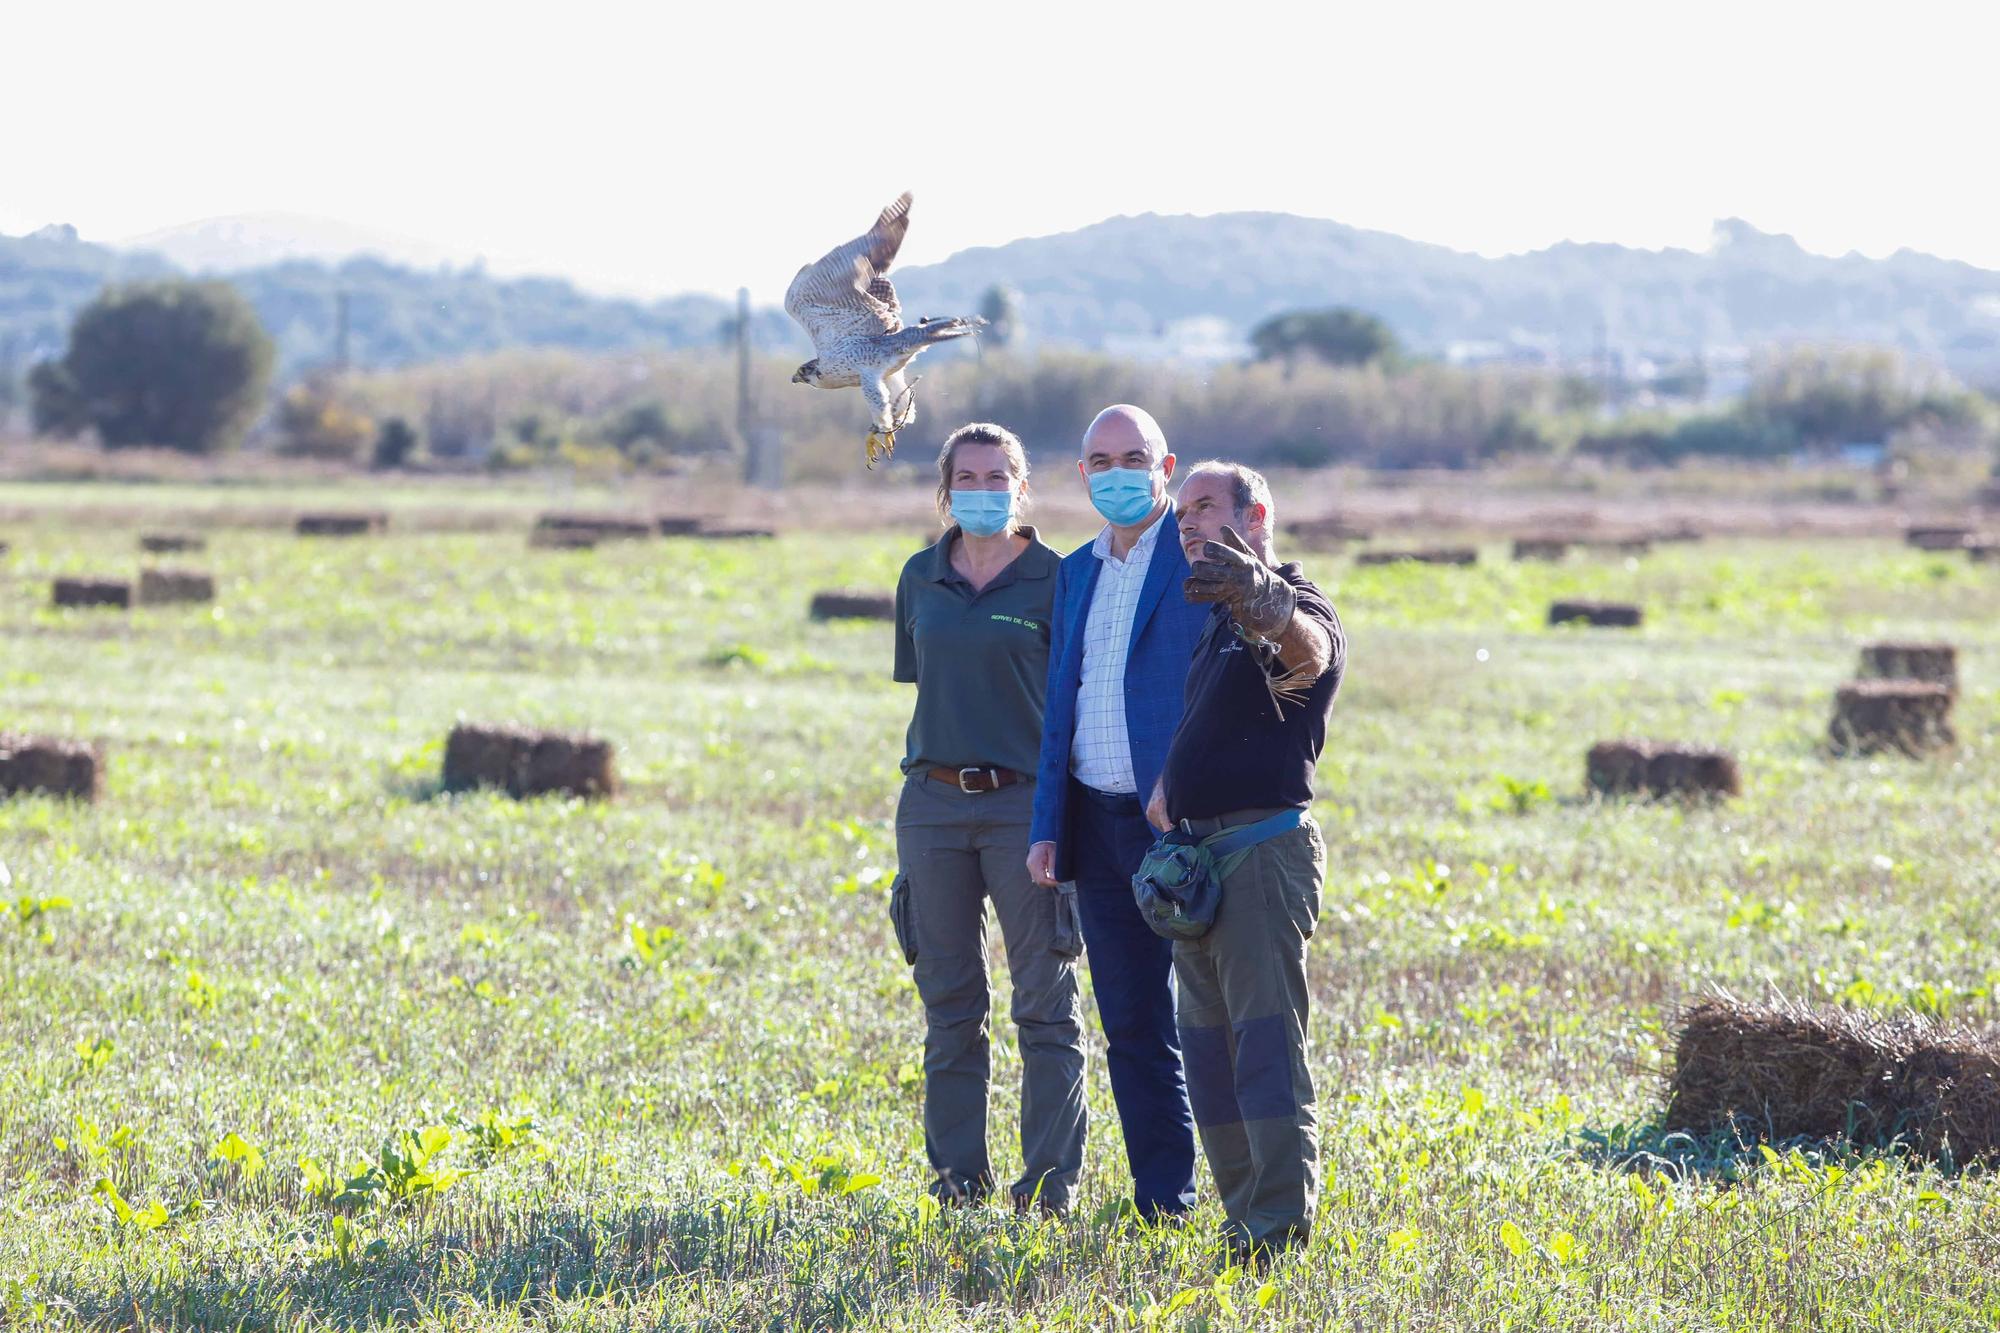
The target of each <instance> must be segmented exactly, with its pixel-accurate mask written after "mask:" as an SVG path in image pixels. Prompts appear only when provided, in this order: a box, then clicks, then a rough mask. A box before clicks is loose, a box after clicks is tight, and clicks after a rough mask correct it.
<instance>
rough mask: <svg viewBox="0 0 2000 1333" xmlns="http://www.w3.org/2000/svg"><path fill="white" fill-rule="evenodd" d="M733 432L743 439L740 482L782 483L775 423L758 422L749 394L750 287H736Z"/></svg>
mask: <svg viewBox="0 0 2000 1333" xmlns="http://www.w3.org/2000/svg"><path fill="white" fill-rule="evenodd" d="M736 433H737V435H739V436H740V437H741V438H742V440H743V481H744V484H746V485H749V486H755V487H758V488H759V489H762V490H767V491H775V490H779V489H781V488H783V486H784V484H785V445H784V439H783V437H782V436H780V435H779V433H778V427H777V425H776V423H772V424H769V425H766V424H763V423H760V422H758V421H757V419H756V414H755V412H754V411H753V410H752V404H751V397H750V289H749V288H748V287H738V288H737V289H736Z"/></svg>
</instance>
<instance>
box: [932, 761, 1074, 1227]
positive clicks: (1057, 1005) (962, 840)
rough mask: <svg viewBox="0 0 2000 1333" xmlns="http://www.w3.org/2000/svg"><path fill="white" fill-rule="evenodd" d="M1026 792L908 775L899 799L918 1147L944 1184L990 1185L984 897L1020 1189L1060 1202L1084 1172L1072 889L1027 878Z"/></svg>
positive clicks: (1030, 789) (975, 1189)
mask: <svg viewBox="0 0 2000 1333" xmlns="http://www.w3.org/2000/svg"><path fill="white" fill-rule="evenodd" d="M1034 791H1035V786H1034V784H1033V783H1032V782H1022V783H1016V784H1015V785H1014V786H1011V787H1003V788H1001V789H1000V790H999V791H993V792H980V793H976V794H968V793H966V792H963V791H960V790H959V789H958V788H957V787H956V786H954V785H952V784H950V783H946V782H940V781H938V780H937V779H934V778H929V777H911V778H909V779H907V780H906V781H905V782H904V784H903V795H902V799H901V800H900V801H898V802H897V805H896V855H897V857H898V859H899V860H900V862H901V865H902V875H903V877H904V878H905V879H906V880H907V882H908V889H907V892H908V895H909V899H908V909H907V914H908V923H907V924H908V929H909V934H910V937H911V939H910V943H911V945H912V946H913V947H914V948H915V951H916V961H915V964H914V966H915V969H916V983H917V993H918V995H920V996H921V997H922V998H923V1002H924V1018H925V1032H924V1148H925V1150H926V1152H928V1154H929V1156H930V1164H931V1168H932V1169H933V1170H934V1171H936V1172H937V1173H938V1179H939V1181H940V1183H941V1186H942V1187H943V1189H944V1190H945V1191H946V1192H951V1193H956V1192H957V1191H958V1190H959V1189H963V1190H965V1191H966V1192H968V1193H969V1194H971V1195H972V1196H973V1197H979V1196H982V1195H984V1194H986V1193H987V1192H988V1191H990V1190H991V1189H992V1187H993V1180H994V1177H993V1169H992V1166H991V1164H990V1162H989V1160H988V1158H987V1154H986V1089H987V1081H988V1078H989V1077H990V1074H991V1060H990V1058H989V1041H988V1035H989V1029H990V1024H989V1022H988V1016H987V1015H988V1007H989V996H988V990H987V982H986V969H987V953H986V903H987V900H988V899H991V900H992V903H993V914H994V915H995V916H996V917H998V918H999V921H1000V936H1001V939H1002V940H1004V941H1005V942H1006V946H1007V970H1008V972H1009V973H1010V974H1011V975H1012V977H1013V982H1014V1001H1013V1018H1014V1027H1015V1031H1016V1032H1017V1033H1018V1034H1019V1038H1020V1043H1021V1066H1022V1069H1021V1158H1022V1167H1023V1169H1022V1173H1021V1177H1020V1179H1019V1180H1018V1181H1016V1182H1015V1183H1014V1185H1013V1186H1012V1187H1011V1192H1012V1193H1013V1194H1014V1195H1015V1196H1017V1197H1026V1198H1029V1199H1033V1200H1037V1201H1038V1202H1040V1203H1041V1204H1042V1205H1044V1206H1045V1207H1049V1208H1054V1209H1067V1208H1068V1207H1069V1203H1070V1192H1071V1191H1072V1190H1073V1189H1074V1188H1075V1186H1076V1177H1077V1172H1078V1171H1080V1170H1081V1169H1082V1168H1083V1136H1084V1106H1083V1033H1082V1029H1081V1026H1080V1025H1079V1021H1078V1013H1077V1008H1078V1001H1077V980H1076V958H1077V954H1078V953H1079V952H1080V951H1081V950H1082V940H1081V937H1080V935H1079V933H1078V927H1077V921H1076V903H1075V898H1074V896H1073V891H1071V890H1069V889H1068V888H1067V886H1066V887H1065V891H1063V892H1058V891H1057V890H1055V889H1046V888H1043V887H1041V886H1040V885H1038V884H1036V883H1035V882H1034V881H1032V880H1030V879H1029V878H1028V868H1027V857H1028V819H1029V816H1030V814H1031V813H1032V809H1033V802H1034Z"/></svg>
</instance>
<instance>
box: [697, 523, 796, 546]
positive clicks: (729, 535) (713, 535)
mask: <svg viewBox="0 0 2000 1333" xmlns="http://www.w3.org/2000/svg"><path fill="white" fill-rule="evenodd" d="M700 535H701V536H703V537H704V538H707V539H708V540H709V541H718V542H732V541H757V540H760V539H762V538H765V537H775V536H777V535H778V534H777V533H776V532H774V531H772V530H771V529H770V528H754V527H733V526H728V525H716V526H710V525H708V524H706V523H704V524H703V525H702V528H701V534H700Z"/></svg>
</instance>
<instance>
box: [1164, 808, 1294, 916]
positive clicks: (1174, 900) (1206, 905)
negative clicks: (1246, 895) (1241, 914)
mask: <svg viewBox="0 0 2000 1333" xmlns="http://www.w3.org/2000/svg"><path fill="white" fill-rule="evenodd" d="M1305 813H1306V812H1305V811H1303V810H1281V811H1279V812H1278V813H1277V814H1275V815H1272V816H1271V817H1270V818H1269V819H1260V820H1258V821H1257V822H1256V823H1254V824H1239V825H1237V826H1236V827H1235V828H1226V829H1224V830H1222V832H1220V833H1213V834H1210V835H1209V836H1208V837H1206V838H1198V837H1196V836H1195V835H1194V834H1193V833H1190V832H1189V831H1188V830H1187V828H1186V825H1185V824H1183V825H1182V827H1180V828H1177V829H1169V830H1168V831H1167V832H1165V833H1162V834H1161V835H1160V838H1159V841H1157V842H1155V843H1154V844H1153V846H1152V848H1151V850H1149V851H1148V852H1147V853H1146V859H1145V860H1143V861H1141V862H1139V871H1138V873H1137V874H1135V875H1133V876H1132V897H1133V899H1134V901H1136V902H1137V903H1138V904H1139V915H1140V916H1142V917H1144V918H1145V920H1146V925H1147V927H1148V928H1149V929H1151V930H1152V932H1153V933H1154V934H1155V935H1159V936H1161V937H1163V938H1165V939H1170V940H1198V939H1200V938H1201V937H1202V936H1204V935H1206V934H1208V930H1209V927H1211V926H1213V925H1214V924H1215V914H1216V912H1217V911H1219V910H1221V907H1222V881H1223V880H1225V879H1227V878H1228V877H1229V873H1230V872H1231V871H1233V870H1235V869H1236V867H1237V866H1239V865H1241V864H1242V863H1243V858H1244V857H1246V856H1248V855H1250V849H1251V848H1253V847H1255V846H1256V845H1257V844H1258V843H1260V842H1268V841H1269V840H1270V839H1272V838H1275V837H1277V836H1278V835H1279V834H1280V833H1289V832H1290V831H1291V830H1293V829H1295V828H1297V827H1299V825H1300V824H1301V823H1302V822H1304V820H1305Z"/></svg>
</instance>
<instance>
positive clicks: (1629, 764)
mask: <svg viewBox="0 0 2000 1333" xmlns="http://www.w3.org/2000/svg"><path fill="white" fill-rule="evenodd" d="M1583 776H1584V783H1585V785H1586V786H1588V787H1589V788H1590V790H1592V791H1594V792H1597V793H1599V794H1600V795H1604V796H1640V795H1643V796H1661V797H1670V796H1702V797H1719V796H1741V795H1742V794H1743V774H1742V771H1741V770H1740V769H1739V768H1738V767H1737V765H1736V760H1735V758H1734V756H1732V755H1730V754H1729V753H1727V752H1726V751H1723V750H1704V749H1696V748H1692V747H1689V746H1684V745H1669V744H1663V743H1661V742H1658V741H1635V740H1619V741H1599V742H1598V743H1597V744H1595V745H1593V746H1591V747H1590V749H1589V751H1588V752H1587V753H1586V754H1585V755H1584V761H1583Z"/></svg>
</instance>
